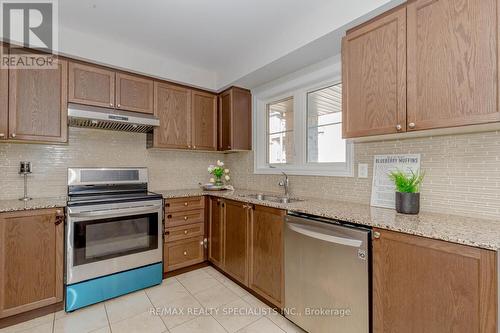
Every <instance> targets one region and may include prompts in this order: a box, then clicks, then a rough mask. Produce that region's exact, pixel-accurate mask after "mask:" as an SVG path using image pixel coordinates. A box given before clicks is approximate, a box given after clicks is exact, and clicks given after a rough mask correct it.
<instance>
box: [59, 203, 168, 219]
mask: <svg viewBox="0 0 500 333" xmlns="http://www.w3.org/2000/svg"><path fill="white" fill-rule="evenodd" d="M143 207H145V208H143ZM143 207H137V208H142V209H137V208H117V209H110V210H100V211H92V212H82V213H71V212H69V213H68V215H69V216H70V217H113V216H116V215H117V214H120V215H121V214H124V213H125V214H126V213H133V214H134V215H135V214H141V213H156V210H153V208H156V209H158V208H161V206H158V205H151V206H143Z"/></svg>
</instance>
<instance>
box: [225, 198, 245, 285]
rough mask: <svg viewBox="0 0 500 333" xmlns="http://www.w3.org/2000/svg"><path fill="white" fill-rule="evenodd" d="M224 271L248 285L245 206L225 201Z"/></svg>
mask: <svg viewBox="0 0 500 333" xmlns="http://www.w3.org/2000/svg"><path fill="white" fill-rule="evenodd" d="M223 206H224V271H225V272H226V273H227V274H229V275H230V276H232V277H233V278H234V279H236V280H238V281H239V282H241V283H242V284H244V285H248V214H249V210H248V208H247V205H246V204H243V203H241V202H236V201H230V200H225V201H224V202H223Z"/></svg>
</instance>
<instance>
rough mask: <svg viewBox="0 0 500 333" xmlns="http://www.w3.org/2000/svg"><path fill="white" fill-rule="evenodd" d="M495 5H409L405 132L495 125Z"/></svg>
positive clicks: (436, 0) (421, 0)
mask: <svg viewBox="0 0 500 333" xmlns="http://www.w3.org/2000/svg"><path fill="white" fill-rule="evenodd" d="M498 6H499V2H498V0H481V1H456V0H417V1H414V2H410V3H409V4H408V9H407V10H408V28H407V29H408V42H407V43H408V46H407V47H408V130H410V131H412V130H423V129H431V128H441V127H452V126H462V125H471V124H479V123H487V122H495V121H499V120H500V110H499V105H498V98H499V96H498V94H499V75H500V73H499V60H500V58H499V52H500V49H499V42H498V39H497V38H498V29H499V28H500V27H499V19H500V16H499V15H500V14H499V13H500V10H499V8H498Z"/></svg>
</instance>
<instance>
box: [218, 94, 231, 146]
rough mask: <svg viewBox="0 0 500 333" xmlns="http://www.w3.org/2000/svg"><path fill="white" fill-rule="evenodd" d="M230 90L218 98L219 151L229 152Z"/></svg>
mask: <svg viewBox="0 0 500 333" xmlns="http://www.w3.org/2000/svg"><path fill="white" fill-rule="evenodd" d="M232 104H233V102H232V94H231V90H227V91H225V92H223V93H222V94H220V96H219V147H218V148H219V150H231V135H232V131H231V119H232V118H231V109H232Z"/></svg>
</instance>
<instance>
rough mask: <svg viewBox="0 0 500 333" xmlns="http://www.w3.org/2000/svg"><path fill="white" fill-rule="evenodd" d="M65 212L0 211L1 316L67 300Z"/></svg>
mask: <svg viewBox="0 0 500 333" xmlns="http://www.w3.org/2000/svg"><path fill="white" fill-rule="evenodd" d="M63 222H64V214H63V211H62V209H41V210H30V211H23V212H13V213H2V214H0V318H5V317H9V316H12V315H16V314H19V313H23V312H26V311H30V310H35V309H38V308H41V307H44V306H47V305H51V304H55V303H58V302H61V301H62V300H63V265H64V223H63Z"/></svg>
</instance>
